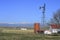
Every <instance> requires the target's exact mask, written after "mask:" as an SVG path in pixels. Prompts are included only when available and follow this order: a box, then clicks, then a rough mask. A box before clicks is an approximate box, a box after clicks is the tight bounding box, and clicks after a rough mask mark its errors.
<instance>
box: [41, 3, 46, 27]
mask: <svg viewBox="0 0 60 40" xmlns="http://www.w3.org/2000/svg"><path fill="white" fill-rule="evenodd" d="M45 6H46V5H45V3H44V5H43V6H40V9H42V14H43V17H42V22H43V26H44V25H45Z"/></svg>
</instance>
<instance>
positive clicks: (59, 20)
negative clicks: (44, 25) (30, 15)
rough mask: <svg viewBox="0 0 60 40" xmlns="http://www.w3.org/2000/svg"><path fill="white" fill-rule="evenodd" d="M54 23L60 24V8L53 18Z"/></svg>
mask: <svg viewBox="0 0 60 40" xmlns="http://www.w3.org/2000/svg"><path fill="white" fill-rule="evenodd" d="M51 22H52V23H55V24H60V9H59V10H57V12H55V13H54V15H53V18H52V20H51Z"/></svg>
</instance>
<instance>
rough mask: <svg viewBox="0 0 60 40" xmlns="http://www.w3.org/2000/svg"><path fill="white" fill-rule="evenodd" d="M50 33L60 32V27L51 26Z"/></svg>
mask: <svg viewBox="0 0 60 40" xmlns="http://www.w3.org/2000/svg"><path fill="white" fill-rule="evenodd" d="M50 31H51V32H52V33H58V32H60V25H57V24H51V26H50Z"/></svg>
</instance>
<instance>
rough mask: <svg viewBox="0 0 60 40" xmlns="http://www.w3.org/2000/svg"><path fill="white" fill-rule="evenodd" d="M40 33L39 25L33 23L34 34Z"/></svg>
mask: <svg viewBox="0 0 60 40" xmlns="http://www.w3.org/2000/svg"><path fill="white" fill-rule="evenodd" d="M39 31H40V23H34V33H38V32H39Z"/></svg>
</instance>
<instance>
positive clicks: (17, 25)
mask: <svg viewBox="0 0 60 40" xmlns="http://www.w3.org/2000/svg"><path fill="white" fill-rule="evenodd" d="M0 27H33V24H8V23H0Z"/></svg>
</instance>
